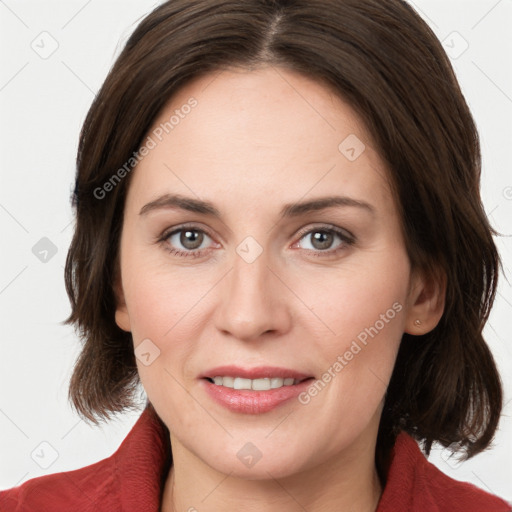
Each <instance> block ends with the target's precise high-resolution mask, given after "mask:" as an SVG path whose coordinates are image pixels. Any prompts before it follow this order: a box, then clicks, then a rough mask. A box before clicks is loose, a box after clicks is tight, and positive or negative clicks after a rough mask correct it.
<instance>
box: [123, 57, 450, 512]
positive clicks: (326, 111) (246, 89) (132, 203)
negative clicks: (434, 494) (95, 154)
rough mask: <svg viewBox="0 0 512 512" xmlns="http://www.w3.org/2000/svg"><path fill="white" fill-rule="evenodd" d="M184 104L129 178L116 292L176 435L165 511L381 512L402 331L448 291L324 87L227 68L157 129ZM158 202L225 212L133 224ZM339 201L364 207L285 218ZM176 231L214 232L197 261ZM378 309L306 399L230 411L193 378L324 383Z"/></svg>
mask: <svg viewBox="0 0 512 512" xmlns="http://www.w3.org/2000/svg"><path fill="white" fill-rule="evenodd" d="M192 97H193V98H194V99H195V100H197V105H196V106H195V107H194V108H193V109H191V111H190V113H189V114H188V115H186V116H183V118H180V121H179V123H178V124H177V125H176V126H174V128H173V129H172V131H169V133H168V134H165V133H164V135H165V136H164V137H162V140H161V141H158V144H157V145H156V147H154V148H153V149H151V150H150V151H149V152H148V154H147V155H146V156H145V157H144V159H143V160H142V162H140V164H139V165H138V166H137V168H136V169H135V170H134V171H133V172H134V175H133V176H132V182H131V184H130V188H129V192H128V196H127V201H126V206H125V213H124V224H123V231H122V237H121V258H120V266H121V273H120V275H121V279H120V281H119V282H118V283H117V286H116V288H117V289H116V291H117V296H118V309H117V311H116V322H117V324H118V325H119V326H120V327H121V328H122V329H124V330H126V331H131V332H132V335H133V340H134V347H135V348H137V347H138V346H139V344H140V343H141V342H142V341H143V340H145V339H148V338H149V339H150V340H151V343H153V344H154V346H156V347H158V349H159V350H160V354H159V356H158V357H157V358H156V359H154V361H153V362H152V363H151V364H150V365H148V366H146V365H144V364H142V363H141V361H140V360H138V361H137V364H138V369H139V374H140V378H141V381H142V384H143V386H144V389H145V391H146V393H147V395H148V397H149V400H150V401H151V402H152V404H153V405H154V407H155V409H156V411H157V413H158V414H159V416H160V417H161V418H162V420H163V421H164V422H165V423H166V425H167V426H168V427H169V430H170V432H171V444H172V450H173V456H174V466H173V468H172V469H171V471H170V473H169V477H168V480H167V484H166V487H165V493H164V500H163V501H164V503H163V510H164V511H165V512H168V511H171V510H180V511H182V510H183V511H186V510H189V509H191V507H194V508H196V509H197V510H200V511H217V510H265V511H273V510H279V511H280V512H283V511H292V510H293V511H295V510H302V508H301V507H304V508H305V509H307V510H309V511H320V510H322V511H324V510H352V511H367V510H375V507H376V504H377V501H378V499H379V496H380V493H381V491H382V488H381V484H380V482H379V480H378V477H377V473H376V469H375V462H374V455H375V443H376V437H377V432H378V423H379V418H380V414H381V408H382V403H383V399H384V393H385V390H386V386H387V383H388V381H389V378H390V376H391V373H392V369H393V365H394V361H395V358H396V353H397V350H398V347H399V344H400V340H401V336H402V334H403V332H409V333H412V334H424V333H425V332H428V331H430V330H431V329H433V328H434V327H435V325H436V324H437V322H438V321H439V318H440V316H441V314H442V308H443V300H442V293H441V291H440V290H439V289H438V288H437V287H436V285H435V284H433V283H432V282H431V281H430V280H428V279H426V278H424V277H423V276H422V275H421V274H420V273H418V272H412V271H411V266H410V263H409V259H408V256H407V253H406V250H405V245H404V240H403V236H402V230H401V222H400V219H399V216H398V213H397V208H396V204H395V202H394V199H393V197H392V194H391V190H390V186H389V184H388V181H387V176H388V174H387V171H386V169H385V167H384V165H383V163H382V161H381V160H380V158H379V156H378V154H377V153H376V152H375V151H374V150H373V149H372V146H373V144H372V141H371V140H370V139H369V136H368V134H367V132H366V130H365V128H364V126H363V125H362V123H361V121H360V120H359V119H358V117H357V115H356V114H355V113H354V111H353V110H352V109H351V108H350V106H349V105H348V104H346V103H345V102H343V101H342V100H341V99H339V98H338V97H337V96H335V95H334V94H333V92H332V91H330V90H329V89H328V88H326V87H325V86H324V85H322V84H320V83H318V82H316V81H313V80H311V79H309V78H306V77H304V76H302V75H300V74H297V73H294V72H291V71H289V70H285V69H281V68H274V67H264V68H259V69H257V70H251V71H247V70H242V69H231V70H225V71H223V72H221V73H215V74H210V75H207V76H204V77H202V78H200V79H196V80H195V81H193V82H191V83H189V84H187V85H186V86H185V87H184V88H183V89H181V90H180V91H179V92H178V93H177V94H176V95H175V96H174V97H173V98H172V100H171V101H170V102H169V104H168V105H167V106H166V108H165V109H164V110H163V111H162V112H161V114H160V115H159V117H158V119H156V120H155V124H154V127H153V129H155V128H157V127H158V126H159V125H160V123H162V122H165V121H167V120H168V119H169V117H170V116H171V115H172V113H173V111H174V110H176V109H180V108H181V107H182V106H183V105H184V104H186V103H187V102H188V101H189V99H190V98H192ZM151 133H152V131H150V133H149V135H151ZM351 134H353V135H356V136H357V138H358V139H359V140H360V141H362V142H363V143H364V144H365V150H364V151H363V152H362V154H361V155H360V156H359V157H358V158H357V159H355V160H354V161H350V159H348V158H347V157H346V155H345V154H343V153H342V152H341V151H340V150H339V145H340V143H341V142H342V141H343V140H344V139H346V137H347V136H349V135H351ZM155 140H157V139H155ZM164 194H180V195H182V196H186V197H189V198H193V199H201V200H203V201H209V202H211V203H212V204H213V205H214V206H215V207H216V208H217V209H218V210H219V211H220V213H221V216H222V217H221V219H218V218H215V217H212V216H211V215H206V214H202V213H195V212H189V211H185V210H183V209H178V208H158V209H152V210H150V211H147V212H146V213H144V214H140V211H141V209H142V208H143V207H144V206H145V205H146V204H148V203H150V202H151V201H154V200H155V199H157V198H159V197H160V196H162V195H164ZM334 195H335V196H346V197H350V198H353V199H356V200H359V201H364V202H366V203H369V204H370V205H371V207H372V209H373V211H372V212H370V211H369V210H368V209H366V208H361V207H354V206H335V207H330V208H326V209H323V210H321V211H316V212H306V213H303V214H302V215H299V216H297V217H294V218H281V217H280V211H281V209H282V208H283V206H284V205H285V204H294V203H297V202H299V201H306V200H311V199H316V198H320V197H325V196H334ZM183 223H192V224H193V225H194V226H195V229H198V230H204V232H206V233H207V235H208V236H205V237H204V239H203V242H202V243H201V246H200V249H199V250H200V251H202V252H200V253H199V255H197V254H196V255H193V256H190V255H189V256H180V255H177V254H175V253H172V252H170V251H171V250H172V249H173V248H174V249H178V250H181V251H187V250H188V251H189V253H190V252H194V251H195V252H196V253H197V252H198V250H197V249H194V250H190V247H191V246H190V245H183V240H182V242H181V243H180V233H178V234H177V235H173V236H172V237H168V238H167V239H166V240H162V238H163V235H165V234H166V233H167V234H168V233H169V232H170V231H172V228H179V227H180V226H181V225H182V224H183ZM332 226H336V227H338V228H340V229H342V230H344V231H347V232H349V233H350V234H351V236H352V238H354V239H355V241H354V243H353V244H350V243H347V242H344V241H343V240H342V239H340V238H338V236H337V235H335V234H334V235H333V238H332V239H331V238H329V239H328V240H331V244H332V245H330V246H329V245H328V246H327V248H323V249H322V246H320V248H318V247H319V246H318V243H317V244H316V245H315V244H314V239H313V238H312V234H314V233H316V232H318V231H320V232H322V230H325V229H328V228H329V227H332ZM315 229H316V231H315ZM248 236H250V237H252V239H254V240H255V241H256V242H257V244H258V245H259V247H260V248H261V249H262V252H261V254H260V255H259V256H258V257H257V258H256V259H255V260H254V261H252V262H250V263H248V262H247V261H246V260H245V259H244V258H243V257H241V256H240V254H239V253H238V252H237V250H236V249H237V247H238V246H239V244H240V243H241V242H242V241H244V239H246V237H248ZM164 238H165V237H164ZM185 243H187V239H185ZM189 244H190V242H189ZM251 244H252V245H251V246H250V247H251V249H249V251H254V250H255V249H254V247H257V245H255V244H254V242H253V241H251ZM252 254H254V253H252ZM393 305H395V313H396V314H395V315H393V318H392V319H389V316H390V314H388V316H386V312H387V311H388V310H390V309H393ZM396 310H399V311H396ZM381 315H385V316H386V318H387V319H388V320H389V321H388V322H384V327H383V328H381V329H377V330H378V334H377V335H374V337H371V338H370V337H369V338H368V343H367V344H366V345H364V346H362V345H361V343H359V345H361V346H362V349H361V350H360V351H359V352H358V353H357V354H356V355H354V356H353V358H352V359H351V360H350V361H347V364H346V365H343V368H342V370H341V371H338V372H334V373H335V377H333V378H332V379H331V380H330V382H329V383H328V384H327V385H326V386H325V387H324V388H323V389H322V390H321V391H320V392H319V393H318V394H317V395H316V396H314V397H312V398H311V400H310V401H309V402H308V403H307V404H302V403H300V402H299V401H298V400H296V399H293V400H291V401H288V402H286V403H285V404H283V405H281V406H280V407H278V408H277V409H275V410H272V411H270V412H267V413H264V414H260V415H248V414H242V413H235V412H232V411H229V410H227V409H225V408H224V407H223V406H221V405H219V404H217V403H216V402H214V401H212V399H211V398H210V397H209V396H208V395H207V394H206V393H205V391H204V389H203V384H204V382H203V381H201V380H200V379H199V378H198V377H199V375H200V374H201V373H202V372H204V371H206V370H208V369H210V368H213V367H215V366H219V365H225V364H236V365H239V366H243V367H248V368H251V367H255V366H263V365H268V366H280V367H285V368H291V369H294V370H297V371H301V372H303V373H306V374H307V375H311V376H314V377H315V378H316V379H321V378H322V375H323V374H324V373H325V372H326V371H327V370H328V369H329V368H332V367H333V365H334V364H335V362H336V361H337V360H338V361H339V359H337V358H338V356H340V355H341V356H343V355H344V354H345V352H346V351H347V350H349V348H350V347H351V344H352V342H353V341H354V340H357V336H358V335H360V333H361V332H363V331H364V330H365V328H369V327H370V326H375V325H376V322H377V321H378V320H379V319H381V318H382V317H381ZM416 319H420V320H421V325H419V326H418V325H415V323H414V321H415V320H416ZM381 322H382V320H381ZM377 325H378V326H380V325H381V324H380V323H379V324H377ZM151 346H153V345H151ZM345 360H346V359H345ZM248 442H251V443H253V444H254V445H255V446H256V447H257V449H258V450H259V452H261V459H260V460H259V461H258V462H257V463H256V464H255V465H254V466H252V467H250V468H249V467H246V466H245V465H244V464H243V463H242V462H241V461H240V459H239V458H238V457H237V453H238V452H239V450H240V449H241V448H242V447H243V446H244V445H245V444H246V443H248Z"/></svg>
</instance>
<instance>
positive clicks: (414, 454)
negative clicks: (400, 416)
mask: <svg viewBox="0 0 512 512" xmlns="http://www.w3.org/2000/svg"><path fill="white" fill-rule="evenodd" d="M402 510H403V511H408V512H412V511H418V512H423V511H429V512H457V511H460V512H484V511H485V512H511V511H512V506H511V505H510V504H508V503H506V502H505V501H504V500H502V499H500V498H498V497H497V496H494V495H492V494H489V493H487V492H485V491H483V490H482V489H479V488H478V487H476V486H474V485H472V484H469V483H466V482H459V481H457V480H454V479H453V478H450V477H449V476H448V475H445V474H444V473H443V472H442V471H440V470H439V469H438V468H437V467H436V466H434V465H433V464H431V463H430V462H428V460H427V459H426V457H425V456H424V454H423V452H422V451H421V450H420V448H419V446H418V444H417V443H416V441H415V440H414V439H413V438H412V437H410V436H409V435H407V434H405V433H401V434H400V435H399V436H398V438H397V441H396V444H395V447H394V449H393V453H392V459H391V465H390V468H389V472H388V478H387V483H386V486H385V489H384V492H383V494H382V498H381V501H380V503H379V508H378V509H377V512H391V511H393V512H398V511H402Z"/></svg>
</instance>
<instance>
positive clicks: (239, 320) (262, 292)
mask: <svg viewBox="0 0 512 512" xmlns="http://www.w3.org/2000/svg"><path fill="white" fill-rule="evenodd" d="M243 249H244V245H243V243H242V244H240V246H239V247H238V249H237V254H236V255H235V256H234V258H233V266H232V270H231V272H229V273H228V275H227V276H226V282H225V286H224V287H223V290H222V297H221V300H220V305H219V310H218V315H217V328H218V329H220V330H222V331H224V332H225V333H230V334H231V335H232V336H234V337H235V338H238V339H242V340H251V339H255V338H257V337H259V336H260V335H262V334H263V333H266V332H284V331H286V330H287V329H288V328H289V327H290V322H289V320H290V318H289V314H288V311H287V305H286V303H285V297H284V296H283V295H282V290H280V287H279V285H278V283H277V282H276V279H275V276H273V273H272V271H271V270H270V269H269V266H268V264H269V261H268V258H267V256H266V254H265V253H264V252H261V253H260V254H259V255H258V256H257V257H256V258H255V259H252V258H253V257H254V253H253V255H252V257H251V258H247V257H245V254H246V253H244V252H243ZM245 249H247V247H245ZM251 250H252V249H251V248H250V247H249V252H250V251H251Z"/></svg>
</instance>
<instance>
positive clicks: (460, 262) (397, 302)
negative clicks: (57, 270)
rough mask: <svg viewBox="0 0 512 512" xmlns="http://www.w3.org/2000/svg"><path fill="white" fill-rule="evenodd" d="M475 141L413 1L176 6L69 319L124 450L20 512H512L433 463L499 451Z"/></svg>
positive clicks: (23, 499) (145, 69) (92, 149)
mask: <svg viewBox="0 0 512 512" xmlns="http://www.w3.org/2000/svg"><path fill="white" fill-rule="evenodd" d="M479 156H480V155H479V145H478V136H477V133H476V129H475V126H474V123H473V120H472V117H471V114H470V112H469V110H468V107H467V104H466V102H465V100H464V98H463V96H462V94H461V92H460V89H459V86H458V84H457V82H456V79H455V76H454V74H453V71H452V69H451V66H450V63H449V61H448V59H447V57H446V55H445V54H444V52H443V50H442V47H441V45H440V43H439V42H438V40H437V39H436V38H435V36H434V35H433V34H432V32H431V31H430V30H429V28H428V27H427V26H426V25H425V23H424V22H423V21H422V20H421V19H420V18H419V17H418V16H417V15H416V14H415V13H414V11H413V10H412V9H411V8H410V7H409V6H408V5H407V4H406V3H404V2H402V1H400V0H385V1H382V0H378V1H377V0H337V1H334V0H308V1H307V2H305V1H291V0H288V1H286V0H258V1H254V0H251V1H249V0H226V1H219V0H216V1H214V0H192V1H191V0H186V1H185V0H172V1H169V2H167V3H165V4H164V5H162V6H160V7H159V8H157V9H156V10H155V11H154V12H153V13H152V14H150V15H149V16H148V17H147V18H146V19H145V20H143V21H142V23H141V24H140V25H139V27H138V28H137V29H136V31H135V33H134V34H133V35H132V37H131V38H130V40H129V41H128V43H127V45H126V47H125V49H124V51H123V52H122V54H121V55H120V57H119V58H118V60H117V62H116V64H115V65H114V67H113V69H112V70H111V72H110V74H109V76H108V77H107V79H106V81H105V83H104V85H103V87H102V89H101V91H100V92H99V94H98V96H97V97H96V99H95V101H94V104H93V105H92V107H91V109H90V112H89V114H88V117H87V119H86V121H85V124H84V127H83V130H82V134H81V140H80V147H79V152H78V172H77V181H76V189H75V195H74V204H75V207H76V216H77V223H76V229H75V234H74V238H73V242H72V245H71V248H70V251H69V254H68V260H67V267H66V283H67V289H68V293H69V296H70V299H71V303H72V313H71V316H70V318H69V322H71V323H73V324H75V325H76V326H77V328H78V330H79V332H80V333H81V335H82V337H83V340H84V346H83V351H82V353H81V355H80V358H79V360H78V362H77V365H76V367H75V371H74V374H73V377H72V381H71V386H70V398H71V400H72V402H73V404H74V406H75V407H76V409H77V410H78V412H79V413H80V414H81V415H82V416H83V417H85V418H88V419H89V420H91V421H93V422H97V421H98V420H99V419H108V418H109V417H111V415H112V414H114V413H118V412H122V411H123V410H125V409H127V408H129V407H131V406H132V405H133V397H134V392H135V391H136V389H137V384H138V382H139V380H140V382H141V383H142V385H143V387H144V390H145V392H146V393H147V397H148V403H147V407H146V410H145V411H144V413H143V414H142V415H141V417H140V419H139V421H138V422H137V424H136V425H135V426H134V428H133V430H132V431H131V433H130V434H129V435H128V437H127V438H126V440H125V441H124V442H123V444H122V445H121V447H120V448H119V450H118V451H117V452H116V453H115V454H114V455H112V456H111V457H109V458H108V459H105V460H103V461H100V462H98V463H96V464H94V465H92V466H88V467H86V468H82V469H79V470H76V471H71V472H67V473H61V474H57V475H49V476H45V477H41V478H37V479H34V480H30V481H28V482H26V483H25V484H23V485H22V486H20V487H18V488H15V489H12V490H9V491H6V492H4V493H0V505H1V509H2V510H6V511H11V510H13V511H14V510H52V511H56V510H69V509H75V510H105V511H106V510H109V511H110V510H123V511H132V510H133V511H135V510H137V511H156V510H161V511H163V512H171V511H178V510H179V511H187V510H188V511H193V510H198V511H203V510H204V511H217V510H240V509H241V510H265V511H272V510H277V509H279V510H280V511H283V510H285V511H292V510H308V511H319V510H333V511H334V510H353V511H360V512H366V511H378V512H384V511H394V512H397V511H411V510H414V511H448V510H449V511H454V510H464V511H466V512H467V511H483V510H485V511H496V512H498V511H509V510H510V508H511V507H510V505H508V504H507V503H505V502H504V501H503V500H501V499H500V498H498V497H495V496H492V495H490V494H488V493H486V492H484V491H483V490H480V489H477V488H476V487H474V486H471V485H469V484H464V483H460V482H456V481H454V480H452V479H450V478H448V477H447V476H445V475H443V474H442V473H440V472H439V470H437V469H436V468H435V467H434V466H432V465H431V464H430V463H428V462H427V460H426V458H425V456H424V455H423V454H422V453H421V451H420V449H419V447H418V444H417V443H416V440H417V441H419V442H420V443H421V445H422V447H423V449H424V451H425V452H426V453H427V454H428V453H429V451H430V449H431V447H432V444H433V443H434V442H438V443H441V444H442V445H444V446H450V447H451V448H452V449H454V450H458V451H460V453H461V454H462V455H465V456H467V457H470V456H473V455H475V454H476V453H479V452H480V451H482V450H484V449H485V448H486V447H487V446H489V444H490V442H491V440H492V438H493V435H494V432H495V430H496V427H497V424H498V420H499V415H500V411H501V405H502V391H501V385H500V379H499V376H498V373H497V370H496V366H495V363H494V361H493V358H492V355H491V353H490V351H489V349H488V347H487V345H486V344H485V342H484V340H483V338H482V328H483V326H484V324H485V321H486V319H487V317H488V314H489V311H490V308H491V306H492V303H493V299H494V295H495V291H496V279H497V274H498V266H499V257H498V254H497V251H496V248H495V245H494V242H493V239H492V234H493V233H492V230H491V228H490V226H489V224H488V221H487V219H486V217H485V214H484V211H483V208H482V205H481V201H480V196H479V172H480V161H479Z"/></svg>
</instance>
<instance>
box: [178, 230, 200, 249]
mask: <svg viewBox="0 0 512 512" xmlns="http://www.w3.org/2000/svg"><path fill="white" fill-rule="evenodd" d="M180 243H181V244H182V245H183V247H186V248H187V249H197V248H198V247H200V246H201V244H202V243H203V233H201V232H199V231H191V230H186V231H182V232H181V236H180Z"/></svg>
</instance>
